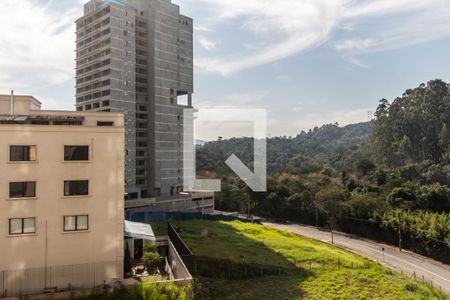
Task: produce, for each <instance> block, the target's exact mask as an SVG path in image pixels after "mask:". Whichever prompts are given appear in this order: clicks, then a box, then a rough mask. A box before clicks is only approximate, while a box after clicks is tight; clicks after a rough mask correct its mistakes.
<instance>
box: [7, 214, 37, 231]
mask: <svg viewBox="0 0 450 300" xmlns="http://www.w3.org/2000/svg"><path fill="white" fill-rule="evenodd" d="M33 233H36V218H18V219H9V234H10V235H20V234H33Z"/></svg>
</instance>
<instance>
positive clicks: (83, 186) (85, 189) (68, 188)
mask: <svg viewBox="0 0 450 300" xmlns="http://www.w3.org/2000/svg"><path fill="white" fill-rule="evenodd" d="M87 195H89V181H88V180H71V181H69V180H66V181H64V196H87Z"/></svg>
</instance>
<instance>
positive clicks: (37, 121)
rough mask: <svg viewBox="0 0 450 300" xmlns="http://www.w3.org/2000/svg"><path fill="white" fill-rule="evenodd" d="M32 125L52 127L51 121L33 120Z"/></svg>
mask: <svg viewBox="0 0 450 300" xmlns="http://www.w3.org/2000/svg"><path fill="white" fill-rule="evenodd" d="M31 124H32V125H50V121H41V120H31Z"/></svg>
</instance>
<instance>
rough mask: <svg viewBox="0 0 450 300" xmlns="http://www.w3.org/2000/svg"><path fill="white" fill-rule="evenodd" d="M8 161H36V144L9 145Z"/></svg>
mask: <svg viewBox="0 0 450 300" xmlns="http://www.w3.org/2000/svg"><path fill="white" fill-rule="evenodd" d="M9 160H10V161H36V146H10V147H9Z"/></svg>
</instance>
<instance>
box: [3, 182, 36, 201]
mask: <svg viewBox="0 0 450 300" xmlns="http://www.w3.org/2000/svg"><path fill="white" fill-rule="evenodd" d="M32 197H36V182H10V183H9V198H11V199H13V198H32Z"/></svg>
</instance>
